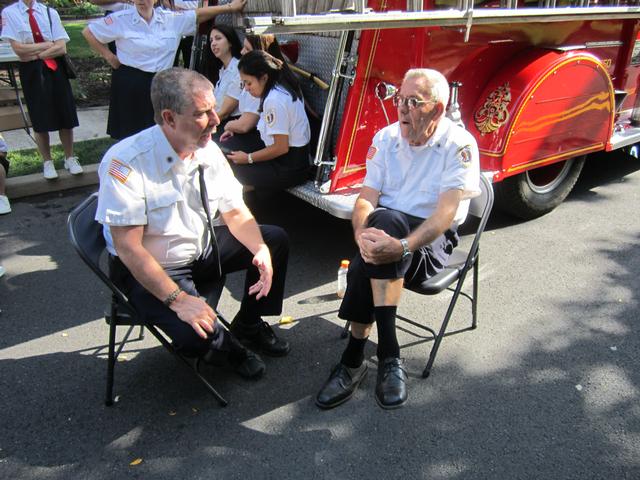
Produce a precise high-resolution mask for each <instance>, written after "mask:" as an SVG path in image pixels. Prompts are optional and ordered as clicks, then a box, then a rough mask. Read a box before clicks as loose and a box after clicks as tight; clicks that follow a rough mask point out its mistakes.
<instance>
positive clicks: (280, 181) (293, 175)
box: [229, 145, 310, 190]
mask: <svg viewBox="0 0 640 480" xmlns="http://www.w3.org/2000/svg"><path fill="white" fill-rule="evenodd" d="M238 150H242V149H238ZM244 151H247V150H244ZM248 151H251V150H248ZM229 163H230V165H231V169H232V170H233V173H234V175H235V176H236V178H237V179H238V181H239V182H240V183H241V184H243V185H251V186H253V187H255V188H256V189H258V190H284V189H285V188H289V187H293V186H295V185H299V184H301V183H303V182H305V181H306V180H307V178H308V176H309V167H310V164H309V146H308V145H305V146H304V147H289V151H288V152H287V153H286V154H284V155H280V156H279V157H276V158H274V159H273V160H267V161H265V162H256V163H253V164H242V165H236V164H235V163H233V162H229Z"/></svg>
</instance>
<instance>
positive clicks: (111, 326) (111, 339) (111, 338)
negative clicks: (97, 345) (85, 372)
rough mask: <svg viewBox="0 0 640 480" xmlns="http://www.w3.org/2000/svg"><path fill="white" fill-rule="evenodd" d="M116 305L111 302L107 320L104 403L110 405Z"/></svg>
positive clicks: (113, 365)
mask: <svg viewBox="0 0 640 480" xmlns="http://www.w3.org/2000/svg"><path fill="white" fill-rule="evenodd" d="M116 315H117V312H116V306H115V303H113V302H112V303H111V321H110V322H109V355H108V358H107V394H106V397H105V401H104V403H105V405H106V406H107V407H110V406H112V405H113V374H114V372H113V370H114V367H115V363H116V355H115V349H116V323H117V321H116Z"/></svg>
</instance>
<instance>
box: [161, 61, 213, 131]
mask: <svg viewBox="0 0 640 480" xmlns="http://www.w3.org/2000/svg"><path fill="white" fill-rule="evenodd" d="M202 90H211V91H213V84H212V83H211V82H210V81H209V80H207V78H206V77H205V76H203V75H201V74H199V73H198V72H196V71H194V70H187V69H186V68H170V69H168V70H163V71H162V72H158V73H156V75H155V76H154V77H153V81H152V82H151V104H152V105H153V119H154V120H155V122H156V123H157V124H158V125H162V124H163V123H164V121H163V120H162V111H163V110H171V111H172V112H175V113H182V112H184V110H185V109H186V108H187V107H189V106H190V105H192V104H193V95H194V93H195V92H198V91H202Z"/></svg>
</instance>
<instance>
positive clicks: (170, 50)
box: [82, 0, 247, 139]
mask: <svg viewBox="0 0 640 480" xmlns="http://www.w3.org/2000/svg"><path fill="white" fill-rule="evenodd" d="M246 1H247V0H231V2H229V3H225V4H222V5H217V6H213V7H202V8H197V9H195V10H187V11H184V12H174V11H171V10H167V9H165V8H163V7H154V0H136V2H135V8H130V9H126V10H120V11H118V12H115V13H112V14H111V15H108V16H106V17H104V18H101V19H99V20H96V21H94V22H92V23H90V24H89V25H88V26H87V27H86V28H85V29H84V30H83V31H82V34H83V35H84V37H85V39H86V40H87V42H88V43H89V46H90V47H91V48H92V49H93V50H94V51H95V52H97V53H98V54H99V55H100V56H102V57H103V58H104V59H105V60H106V61H107V62H109V64H110V65H111V67H112V68H113V73H112V76H111V99H110V102H109V119H108V121H107V133H108V134H109V135H111V137H113V138H116V139H122V138H125V137H128V136H130V135H133V134H134V133H138V132H140V131H141V130H144V129H145V128H148V127H151V126H152V125H153V124H154V120H153V107H152V105H151V95H150V90H151V81H152V80H153V77H154V75H155V74H156V73H157V72H160V71H162V70H166V69H168V68H171V66H172V65H173V61H174V58H175V55H176V50H177V49H178V45H179V43H180V40H181V39H182V37H183V36H185V35H193V34H194V33H195V30H196V25H199V24H200V23H202V22H206V21H207V20H210V19H211V18H213V17H215V16H216V15H220V14H223V13H233V12H239V11H241V10H242V8H243V7H244V5H245V3H246ZM112 41H115V43H116V51H117V54H114V53H112V52H111V51H109V49H108V48H107V43H109V42H112Z"/></svg>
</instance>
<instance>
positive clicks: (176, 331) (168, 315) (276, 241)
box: [121, 225, 289, 356]
mask: <svg viewBox="0 0 640 480" xmlns="http://www.w3.org/2000/svg"><path fill="white" fill-rule="evenodd" d="M214 228H215V233H216V237H217V240H218V248H219V252H220V266H221V268H222V274H223V275H226V274H227V273H232V272H237V271H240V270H246V271H247V273H246V277H245V282H244V296H243V298H242V307H241V308H242V310H243V311H244V312H252V313H253V314H254V315H253V316H252V317H251V318H252V319H253V320H254V321H255V322H256V323H258V322H260V321H261V318H260V316H261V315H278V314H280V313H281V312H282V299H283V297H284V282H285V277H286V274H287V262H288V258H289V238H288V236H287V234H286V232H285V231H284V230H283V229H281V228H280V227H276V226H272V225H261V226H260V231H261V232H262V237H263V238H264V241H265V243H266V244H267V246H268V247H269V251H270V252H271V262H272V265H273V283H272V286H271V291H270V292H269V295H267V296H266V297H263V298H261V299H260V300H256V298H255V295H249V294H248V291H249V287H250V286H251V285H253V284H254V283H256V282H257V281H258V279H259V278H260V274H259V272H258V269H257V268H256V267H255V266H253V264H252V260H253V254H252V253H251V252H250V251H249V250H247V249H246V248H245V247H244V245H242V244H241V243H240V242H239V241H238V240H237V239H236V238H235V237H234V236H233V235H232V234H231V232H229V229H228V228H227V227H226V226H220V227H214ZM165 271H166V272H167V274H168V275H169V276H170V277H171V278H172V279H173V281H175V282H176V283H177V284H178V285H179V286H180V288H182V289H183V290H184V291H185V292H187V293H188V294H190V295H194V296H200V293H199V292H200V290H199V289H201V290H203V291H205V290H206V286H207V285H208V284H211V283H214V282H216V281H217V280H219V276H218V269H217V265H216V264H215V258H214V255H212V251H211V249H210V248H209V249H208V250H207V251H205V252H204V254H203V255H202V256H201V257H200V258H198V259H197V260H196V261H195V262H193V263H191V264H188V265H184V266H181V267H174V268H170V269H165ZM126 273H127V275H125V277H124V278H123V279H122V280H121V282H122V283H123V287H124V289H125V291H127V292H128V295H129V298H130V300H131V303H132V304H133V305H134V307H135V308H136V310H137V311H138V312H139V313H140V314H141V315H143V316H144V317H145V319H146V320H147V321H148V322H149V323H151V324H153V325H156V326H158V327H159V328H160V329H161V330H162V331H163V332H165V333H166V334H167V335H168V336H169V338H171V340H172V341H173V344H174V346H175V347H176V348H178V349H179V350H180V351H181V353H183V354H185V355H188V356H198V355H201V354H203V353H205V352H206V351H207V349H208V348H209V347H210V344H211V339H203V338H201V337H200V336H198V335H197V334H196V332H195V330H193V328H192V327H191V326H190V325H189V324H187V323H185V322H183V321H182V320H180V319H179V318H178V315H177V314H176V313H175V312H174V311H173V310H171V309H170V308H169V307H166V306H165V305H164V304H163V303H162V302H161V301H160V300H158V299H157V298H156V297H154V296H153V295H151V294H150V293H149V292H148V291H147V290H146V289H145V288H144V287H143V286H142V285H140V283H138V281H137V280H135V279H134V278H133V276H132V275H131V274H129V272H126ZM216 325H218V327H217V328H221V327H219V324H216Z"/></svg>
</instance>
